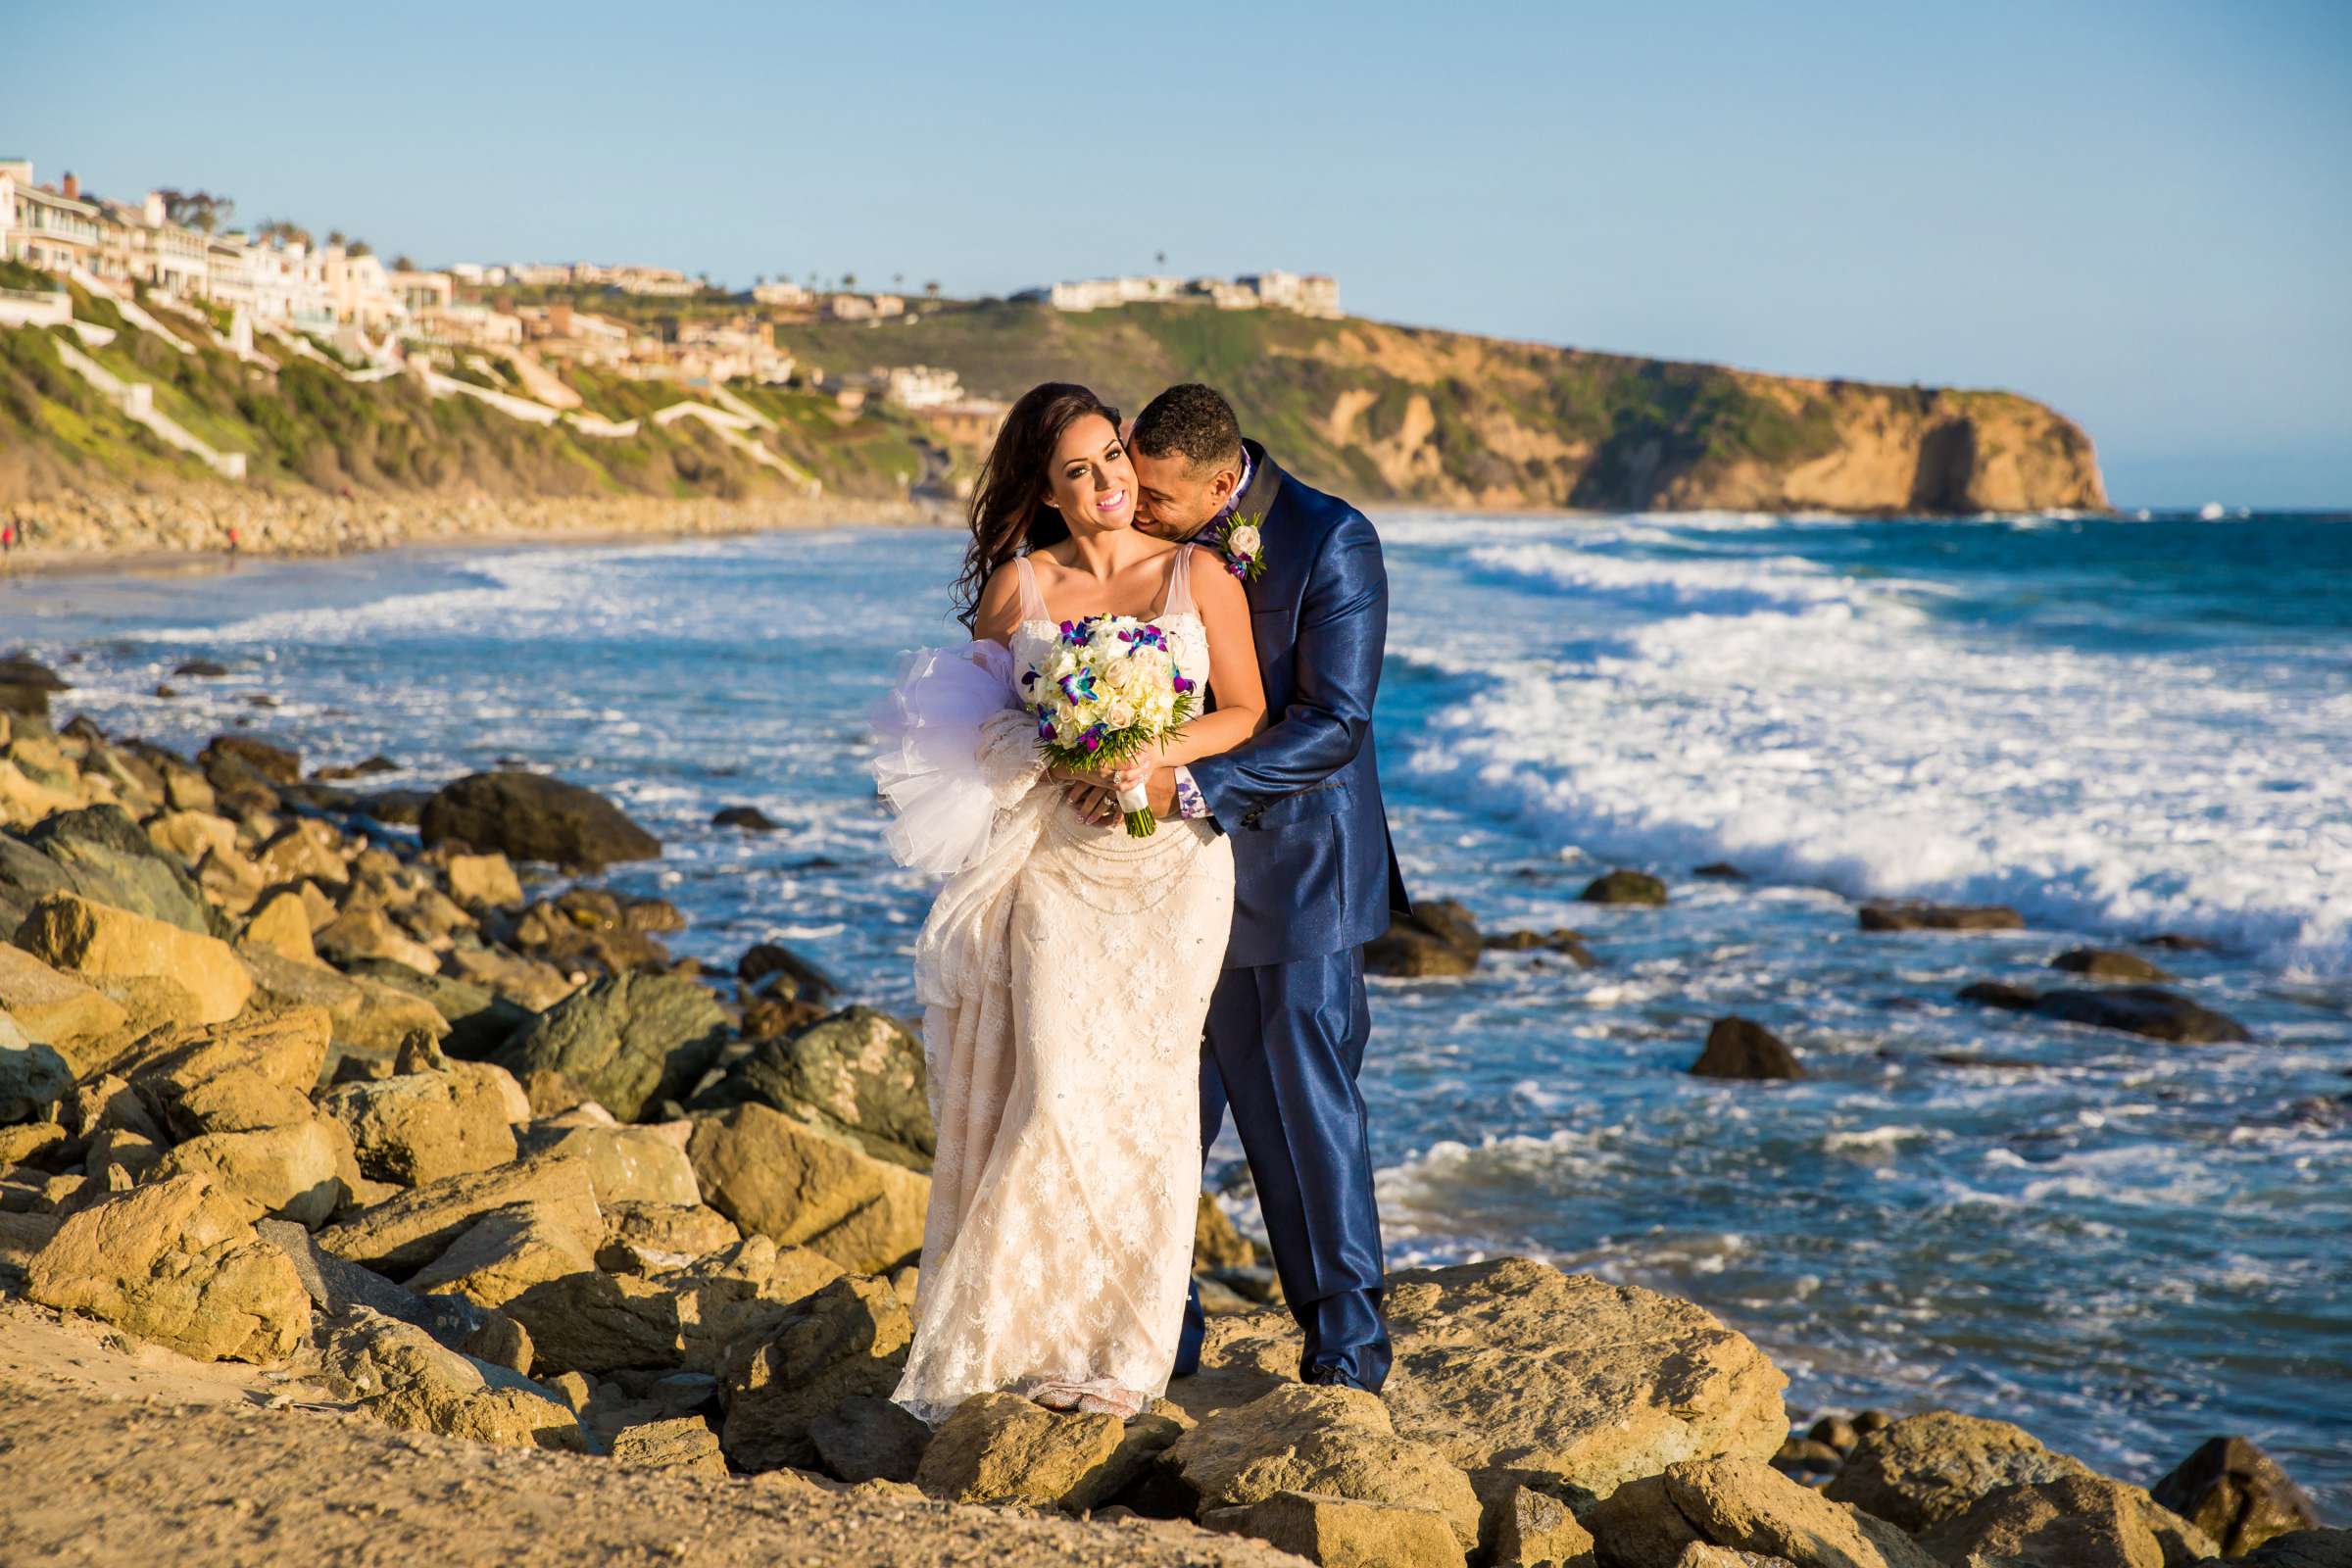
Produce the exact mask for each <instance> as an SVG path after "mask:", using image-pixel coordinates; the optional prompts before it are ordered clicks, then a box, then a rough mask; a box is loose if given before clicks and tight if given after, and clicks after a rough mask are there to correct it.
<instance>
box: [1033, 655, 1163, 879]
mask: <svg viewBox="0 0 2352 1568" xmlns="http://www.w3.org/2000/svg"><path fill="white" fill-rule="evenodd" d="M1021 684H1022V687H1023V690H1022V693H1021V701H1022V703H1023V705H1024V706H1025V707H1027V708H1028V710H1029V711H1031V712H1033V713H1035V714H1036V715H1037V746H1038V750H1039V752H1041V753H1042V754H1043V755H1044V756H1045V759H1046V760H1047V761H1049V762H1054V763H1058V764H1060V765H1061V766H1064V767H1079V768H1091V769H1102V768H1104V767H1115V766H1117V765H1119V764H1120V763H1122V762H1126V761H1130V760H1133V759H1134V758H1135V757H1136V756H1137V755H1138V754H1140V753H1141V752H1143V751H1144V749H1145V748H1147V747H1150V746H1153V745H1156V744H1157V743H1159V742H1161V741H1164V740H1167V739H1169V738H1171V737H1173V736H1175V735H1176V734H1178V733H1180V732H1181V731H1182V730H1183V728H1184V725H1185V721H1186V720H1187V719H1190V718H1191V717H1192V716H1193V714H1194V712H1195V711H1198V710H1199V708H1200V706H1201V694H1200V692H1199V690H1198V689H1197V687H1198V683H1197V682H1195V681H1192V680H1189V679H1187V678H1186V677H1185V676H1184V675H1183V673H1182V672H1180V671H1179V670H1178V669H1177V668H1176V656H1175V654H1174V653H1173V652H1172V651H1171V650H1170V649H1169V647H1168V640H1167V637H1166V636H1165V634H1163V633H1162V632H1161V631H1160V629H1159V628H1158V627H1157V626H1154V625H1152V624H1150V623H1149V622H1146V621H1142V620H1138V619H1136V618H1135V617H1134V616H1132V615H1090V616H1088V617H1087V618H1086V619H1084V620H1077V621H1069V620H1065V621H1063V622H1062V623H1061V635H1060V636H1059V637H1058V638H1056V639H1055V640H1054V652H1053V654H1052V655H1051V656H1050V657H1049V658H1048V659H1047V661H1046V664H1045V667H1044V668H1043V669H1034V670H1031V671H1030V672H1029V673H1028V674H1026V675H1023V676H1022V677H1021ZM1119 809H1120V810H1122V811H1124V812H1126V813H1127V831H1128V833H1129V834H1130V835H1131V836H1132V837H1135V838H1143V837H1145V836H1146V835H1148V834H1150V833H1152V831H1154V830H1155V829H1156V828H1157V827H1158V826H1159V822H1158V819H1157V818H1155V817H1154V816H1153V815H1152V808H1151V805H1150V803H1149V801H1148V800H1147V799H1146V798H1145V796H1144V793H1143V791H1141V790H1140V789H1139V790H1121V791H1120V792H1119Z"/></svg>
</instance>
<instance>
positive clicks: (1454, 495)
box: [1236, 321, 2107, 514]
mask: <svg viewBox="0 0 2352 1568" xmlns="http://www.w3.org/2000/svg"><path fill="white" fill-rule="evenodd" d="M1270 347H1271V348H1272V349H1273V353H1272V354H1271V355H1270V356H1269V357H1268V360H1267V361H1265V362H1261V365H1262V367H1263V369H1262V370H1261V373H1259V374H1257V375H1253V376H1250V377H1249V378H1248V379H1249V382H1250V384H1248V385H1245V386H1244V387H1243V388H1242V389H1241V390H1240V393H1239V395H1238V396H1237V398H1236V402H1237V404H1238V405H1240V406H1242V408H1243V411H1244V414H1245V417H1252V416H1254V417H1256V418H1257V419H1258V420H1259V421H1261V422H1270V423H1273V424H1274V425H1276V426H1277V427H1279V426H1280V425H1282V424H1283V423H1285V422H1288V421H1289V419H1290V418H1291V417H1293V416H1294V415H1295V414H1296V415H1303V416H1304V417H1303V418H1302V419H1300V420H1299V422H1301V423H1304V424H1305V425H1306V426H1307V428H1308V430H1309V432H1310V433H1311V435H1312V437H1313V438H1315V439H1314V441H1313V442H1311V443H1307V444H1306V445H1307V446H1308V447H1309V450H1308V451H1306V452H1305V454H1304V455H1303V461H1300V460H1299V457H1298V456H1296V455H1295V456H1294V458H1293V459H1292V460H1291V461H1293V463H1294V466H1299V468H1300V469H1301V471H1302V472H1305V473H1307V474H1308V475H1309V476H1310V477H1314V478H1320V479H1325V480H1328V481H1330V482H1333V483H1336V484H1342V485H1352V489H1351V493H1354V494H1358V495H1363V494H1365V493H1367V492H1371V493H1377V494H1381V495H1384V496H1385V497H1386V498H1389V499H1395V500H1405V501H1419V502H1426V503H1432V504H1436V505H1442V506H1454V507H1478V508H1523V507H1581V508H1599V509H1609V510H1620V509H1622V510H1629V511H1648V510H1658V511H1692V510H1717V509H1720V510H1732V511H1760V512H1787V511H1800V512H1809V511H1820V512H1846V513H1890V514H1902V513H1924V514H1950V513H1974V512H2029V511H2055V510H2081V511H2100V510H2104V509H2105V508H2106V506H2107V495H2106V488H2105V486H2104V484H2103V483H2102V481H2101V479H2100V476H2099V467H2098V460H2097V457H2096V455H2095V453H2094V452H2093V450H2092V447H2091V443H2090V438H2089V437H2088V436H2087V435H2086V434H2084V433H2083V431H2082V427H2081V426H2079V425H2077V424H2076V423H2074V421H2072V420H2070V419H2068V418H2066V417H2064V416H2062V415H2060V414H2058V413H2057V412H2055V411H2054V410H2052V409H2050V408H2048V407H2046V406H2044V405H2042V404H2039V403H2035V402H2034V401H2033V400H2031V399H2029V398H2024V397H2020V396H2017V395H2016V394H2014V393H2007V392H1976V391H1955V390H1949V389H1941V388H1927V387H1896V386H1886V385H1880V384H1875V383H1869V382H1858V381H1830V380H1814V379H1806V378H1801V377H1795V376H1775V375H1765V374H1761V373H1757V372H1753V371H1745V370H1733V369H1728V368H1722V367H1718V366H1708V365H1692V364H1677V363H1671V362H1666V361H1657V360H1640V359H1634V358H1630V357H1626V356H1620V355H1602V354H1588V353H1582V352H1579V351H1576V350H1566V349H1554V348H1549V347H1546V346H1544V345H1538V344H1524V343H1509V342H1501V341H1496V340H1493V339H1483V338H1474V337H1466V336H1462V335H1460V334H1454V333H1440V332H1424V331H1417V330H1411V329H1406V328H1398V327H1390V326H1384V325H1380V324H1377V323H1372V322H1363V321H1350V322H1346V323H1342V325H1341V327H1340V329H1338V330H1335V331H1333V332H1332V333H1330V334H1329V335H1327V336H1324V337H1322V338H1320V339H1319V340H1317V341H1314V342H1312V343H1309V344H1301V345H1298V346H1296V347H1294V346H1292V345H1290V344H1284V343H1281V342H1279V341H1277V342H1276V343H1274V344H1272V345H1270ZM1285 359H1288V360H1290V361H1291V362H1292V365H1291V367H1290V373H1288V374H1284V373H1283V368H1282V367H1283V361H1284V360H1285ZM1268 371H1270V372H1271V373H1265V372H1268ZM1335 376H1337V377H1339V378H1342V379H1344V380H1345V381H1346V382H1347V383H1348V384H1345V385H1342V386H1340V387H1339V388H1338V389H1337V390H1335V391H1333V392H1332V393H1330V395H1329V396H1328V397H1327V398H1321V399H1318V400H1317V404H1318V406H1316V407H1314V408H1311V409H1304V410H1293V409H1291V408H1288V407H1286V406H1285V405H1286V403H1288V401H1289V399H1288V398H1286V396H1285V390H1286V389H1288V390H1289V391H1291V392H1292V393H1294V394H1299V393H1304V392H1306V390H1307V389H1309V388H1311V387H1313V386H1314V385H1315V384H1316V383H1317V382H1321V381H1328V380H1329V379H1331V378H1333V377H1335ZM1292 445H1293V447H1294V448H1296V447H1298V446H1299V445H1301V444H1300V443H1298V442H1296V441H1294V442H1293V443H1292ZM1317 446H1319V447H1320V448H1321V450H1319V451H1318V450H1312V448H1314V447H1317Z"/></svg>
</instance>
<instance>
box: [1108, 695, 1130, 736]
mask: <svg viewBox="0 0 2352 1568" xmlns="http://www.w3.org/2000/svg"><path fill="white" fill-rule="evenodd" d="M1103 721H1104V722H1105V723H1107V724H1109V725H1110V727H1111V728H1112V729H1126V728H1128V727H1129V726H1130V725H1132V724H1134V722H1135V705H1134V704H1133V703H1131V702H1129V701H1127V699H1126V698H1124V697H1115V698H1113V699H1111V703H1110V706H1109V707H1107V708H1105V709H1103Z"/></svg>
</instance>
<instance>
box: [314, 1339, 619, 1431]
mask: <svg viewBox="0 0 2352 1568" xmlns="http://www.w3.org/2000/svg"><path fill="white" fill-rule="evenodd" d="M324 1340H325V1343H324V1344H323V1345H322V1347H321V1348H320V1352H319V1360H320V1369H321V1372H322V1374H323V1375H324V1377H325V1378H326V1379H327V1381H328V1383H329V1385H330V1387H332V1388H333V1389H334V1390H335V1392H336V1393H337V1394H338V1395H339V1396H340V1397H343V1398H346V1399H350V1400H352V1401H354V1402H356V1403H357V1404H358V1406H359V1407H360V1409H361V1410H362V1411H363V1412H364V1413H366V1414H368V1415H370V1416H373V1417H374V1418H375V1419H377V1420H378V1421H382V1422H384V1423H386V1424H387V1425H390V1426H395V1427H400V1428H402V1429H404V1430H407V1431H412V1432H438V1433H440V1434H442V1435H443V1436H445V1437H453V1438H466V1439H468V1440H470V1441H472V1442H475V1443H488V1444H494V1445H497V1446H501V1447H515V1448H531V1447H537V1448H559V1449H568V1450H570V1451H573V1452H579V1451H583V1450H585V1449H586V1448H587V1447H588V1438H587V1434H586V1433H585V1432H584V1431H582V1430H581V1427H580V1421H579V1417H578V1416H576V1415H574V1414H573V1413H572V1412H571V1411H570V1410H568V1409H566V1408H565V1407H564V1405H562V1404H560V1403H558V1402H557V1401H556V1400H554V1399H551V1398H549V1397H547V1395H546V1393H545V1392H544V1391H542V1390H540V1389H538V1388H537V1387H535V1386H534V1385H532V1384H530V1383H529V1382H527V1381H526V1380H524V1379H522V1378H520V1377H517V1376H515V1375H513V1374H511V1373H508V1372H506V1371H504V1370H503V1369H501V1368H495V1367H492V1366H490V1365H489V1364H488V1363H485V1362H482V1361H477V1360H474V1359H472V1358H470V1357H468V1356H465V1355H461V1354H459V1353H458V1352H457V1351H455V1350H451V1349H447V1348H443V1347H442V1346H440V1345H438V1344H436V1343H435V1342H434V1341H433V1338H432V1336H431V1335H429V1334H426V1333H425V1332H424V1331H423V1330H422V1329H419V1328H416V1327H413V1326H411V1325H410V1324H407V1323H403V1322H401V1321H399V1320H398V1319H396V1318H390V1317H386V1316H385V1315H384V1314H382V1313H381V1312H376V1311H373V1310H371V1309H369V1308H368V1307H364V1306H355V1307H352V1308H349V1309H347V1311H346V1313H345V1314H343V1316H342V1317H341V1319H340V1320H339V1321H337V1322H335V1323H333V1324H331V1325H329V1327H328V1329H327V1332H326V1334H325V1336H324Z"/></svg>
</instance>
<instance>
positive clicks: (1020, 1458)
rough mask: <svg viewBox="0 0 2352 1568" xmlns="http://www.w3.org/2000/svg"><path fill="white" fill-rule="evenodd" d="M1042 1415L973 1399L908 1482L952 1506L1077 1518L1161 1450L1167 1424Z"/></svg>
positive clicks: (1002, 1399)
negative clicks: (1051, 1511)
mask: <svg viewBox="0 0 2352 1568" xmlns="http://www.w3.org/2000/svg"><path fill="white" fill-rule="evenodd" d="M1137 1423H1138V1427H1137V1430H1135V1431H1134V1432H1132V1433H1131V1431H1130V1423H1128V1422H1124V1421H1121V1420H1120V1419H1119V1418H1118V1417H1117V1416H1114V1415H1093V1414H1087V1413H1084V1412H1078V1411H1071V1412H1067V1413H1065V1412H1061V1411H1054V1410H1049V1409H1047V1408H1045V1407H1044V1406H1043V1405H1040V1404H1036V1403H1033V1402H1032V1401H1030V1400H1028V1399H1025V1398H1022V1397H1020V1396H1019V1395H1017V1394H980V1395H974V1396H973V1397H971V1398H968V1399H966V1400H964V1401H963V1403H962V1404H960V1405H958V1406H956V1412H955V1414H953V1415H951V1416H949V1417H948V1419H947V1421H946V1422H945V1423H944V1424H943V1425H942V1426H941V1427H940V1429H939V1430H938V1432H937V1433H935V1434H933V1436H932V1439H931V1443H930V1446H928V1447H927V1448H925V1449H924V1450H923V1457H922V1462H921V1463H920V1464H919V1465H918V1466H917V1467H916V1469H915V1473H914V1484H915V1485H916V1486H918V1487H920V1488H922V1490H923V1491H924V1492H926V1493H929V1494H930V1495H933V1496H935V1497H945V1498H947V1499H948V1500H949V1501H951V1502H994V1503H1006V1502H1018V1503H1028V1504H1030V1505H1032V1506H1034V1507H1041V1508H1043V1507H1062V1508H1067V1509H1069V1510H1071V1511H1072V1512H1079V1511H1082V1510H1085V1509H1089V1508H1093V1507H1095V1506H1097V1505H1099V1504H1101V1503H1103V1502H1105V1501H1107V1500H1108V1499H1109V1498H1110V1497H1111V1496H1112V1495H1114V1494H1116V1493H1117V1492H1119V1491H1120V1490H1121V1489H1122V1488H1124V1487H1125V1486H1126V1485H1127V1483H1128V1482H1130V1481H1132V1480H1133V1479H1134V1478H1135V1477H1136V1476H1137V1475H1138V1474H1139V1473H1140V1472H1141V1471H1142V1469H1143V1467H1144V1465H1145V1463H1146V1461H1148V1460H1149V1459H1150V1458H1151V1456H1152V1454H1153V1453H1154V1452H1157V1451H1158V1450H1159V1449H1160V1448H1164V1447H1165V1446H1167V1445H1168V1442H1169V1441H1170V1439H1172V1438H1173V1437H1174V1435H1175V1427H1174V1424H1173V1423H1171V1422H1167V1421H1164V1420H1161V1419H1160V1418H1159V1417H1157V1416H1150V1415H1146V1416H1139V1417H1138V1418H1137Z"/></svg>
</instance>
